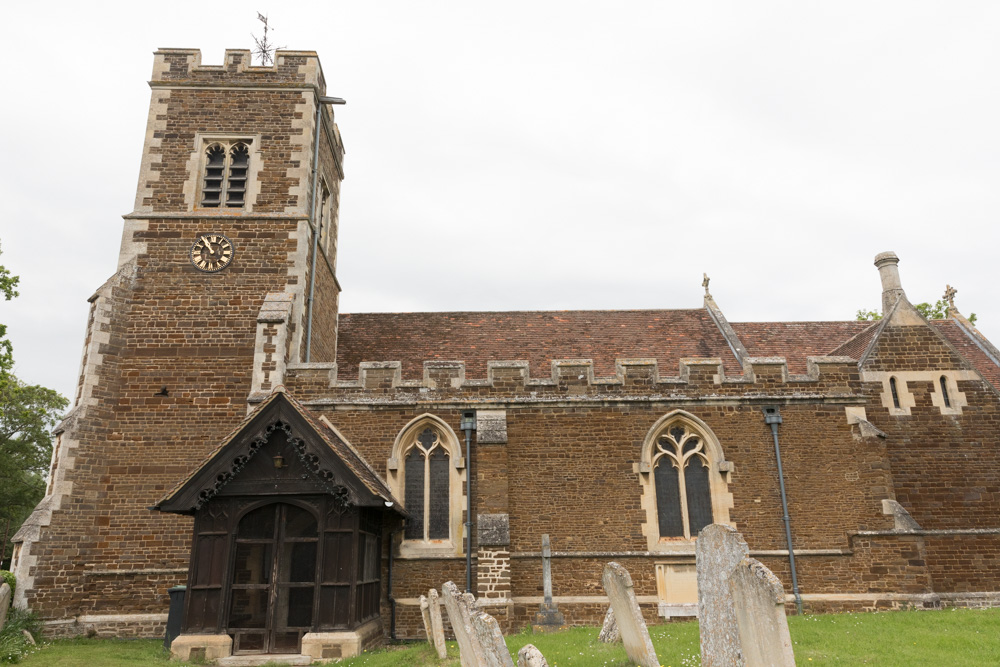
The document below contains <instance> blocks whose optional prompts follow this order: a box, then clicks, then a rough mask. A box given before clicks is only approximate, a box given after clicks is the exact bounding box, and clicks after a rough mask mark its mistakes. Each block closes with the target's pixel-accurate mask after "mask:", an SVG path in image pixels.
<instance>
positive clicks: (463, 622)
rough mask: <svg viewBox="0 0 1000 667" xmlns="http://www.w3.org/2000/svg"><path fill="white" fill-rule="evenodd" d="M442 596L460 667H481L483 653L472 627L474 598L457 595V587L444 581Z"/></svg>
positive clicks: (465, 594)
mask: <svg viewBox="0 0 1000 667" xmlns="http://www.w3.org/2000/svg"><path fill="white" fill-rule="evenodd" d="M441 592H442V593H443V594H444V595H443V597H444V608H445V609H446V610H447V612H448V620H449V621H451V629H452V630H453V631H454V632H455V641H456V642H458V657H459V659H460V660H461V663H462V667H481V665H482V664H483V651H482V647H481V646H480V645H479V636H478V635H477V634H476V631H475V629H474V628H473V627H472V612H473V611H474V610H475V598H474V597H472V595H471V594H470V593H459V592H458V587H457V586H455V584H454V583H453V582H451V581H446V582H445V584H444V586H442V587H441Z"/></svg>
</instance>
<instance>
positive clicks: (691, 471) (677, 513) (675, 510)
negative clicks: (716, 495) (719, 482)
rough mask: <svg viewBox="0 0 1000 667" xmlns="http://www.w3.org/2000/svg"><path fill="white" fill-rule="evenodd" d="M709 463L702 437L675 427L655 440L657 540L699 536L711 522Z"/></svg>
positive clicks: (682, 427)
mask: <svg viewBox="0 0 1000 667" xmlns="http://www.w3.org/2000/svg"><path fill="white" fill-rule="evenodd" d="M708 472H709V461H708V457H707V456H706V455H705V445H704V442H703V441H702V438H701V437H700V436H699V435H698V434H697V433H694V432H692V431H691V430H690V429H688V428H686V427H685V426H683V425H681V424H678V425H676V426H674V427H672V428H670V429H669V430H668V431H667V432H666V433H664V434H663V435H661V436H660V437H659V438H657V440H656V452H655V453H654V454H653V477H654V479H655V484H656V509H657V518H658V523H659V528H660V537H661V538H664V537H686V538H690V537H693V536H696V535H698V532H699V531H700V530H701V529H702V528H704V527H705V526H707V525H709V524H710V523H712V493H711V490H710V489H709V481H708Z"/></svg>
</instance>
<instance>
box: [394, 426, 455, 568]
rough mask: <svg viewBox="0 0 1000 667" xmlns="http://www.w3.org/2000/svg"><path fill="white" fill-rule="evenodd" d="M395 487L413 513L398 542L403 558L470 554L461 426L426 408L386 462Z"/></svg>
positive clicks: (399, 439)
mask: <svg viewBox="0 0 1000 667" xmlns="http://www.w3.org/2000/svg"><path fill="white" fill-rule="evenodd" d="M386 468H387V472H388V475H387V477H388V479H387V480H386V481H388V482H389V488H391V489H392V492H393V494H394V495H395V496H396V497H397V498H399V500H400V501H401V502H402V505H403V507H404V508H405V510H406V513H407V514H408V515H409V518H408V519H407V524H406V527H405V529H404V531H403V539H402V541H401V542H400V543H399V544H398V547H397V548H398V549H399V551H398V554H399V556H400V557H402V558H440V557H449V556H457V555H461V554H464V553H465V541H466V540H465V539H464V538H465V530H464V526H463V521H464V520H465V474H466V470H465V458H464V457H463V456H462V447H461V444H460V442H459V438H458V436H456V435H455V431H454V430H453V429H452V427H451V426H449V425H448V423H447V422H446V421H444V420H443V419H441V418H439V417H437V416H435V415H432V414H429V413H425V414H422V415H419V416H417V417H415V418H414V419H413V420H412V421H410V423H409V424H407V425H406V426H405V427H404V428H403V430H402V431H400V433H399V435H398V436H396V441H395V442H394V443H393V445H392V454H391V456H390V458H389V460H388V461H387V462H386Z"/></svg>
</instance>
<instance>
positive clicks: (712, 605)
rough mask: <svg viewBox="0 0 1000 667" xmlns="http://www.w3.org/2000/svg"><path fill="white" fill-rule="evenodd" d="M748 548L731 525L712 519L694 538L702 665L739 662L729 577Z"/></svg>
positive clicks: (722, 665) (711, 666)
mask: <svg viewBox="0 0 1000 667" xmlns="http://www.w3.org/2000/svg"><path fill="white" fill-rule="evenodd" d="M749 553H750V550H749V549H748V548H747V543H746V542H745V541H743V537H742V536H741V535H740V534H739V533H738V532H737V531H736V529H734V528H730V527H729V526H723V525H721V524H717V523H713V524H712V525H710V526H706V527H705V528H704V529H703V530H702V531H701V532H700V533H698V539H697V541H696V542H695V563H696V566H695V567H696V569H697V572H698V628H699V631H700V634H701V664H702V667H733V666H734V665H743V664H744V662H743V654H742V652H741V651H740V638H739V633H738V631H737V629H736V615H735V613H734V611H733V596H732V594H731V593H730V592H729V577H730V575H731V574H732V572H733V570H734V569H735V568H736V566H737V565H739V563H740V561H742V560H743V559H744V558H746V557H747V555H748V554H749Z"/></svg>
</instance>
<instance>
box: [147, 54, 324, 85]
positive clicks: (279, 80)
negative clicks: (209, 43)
mask: <svg viewBox="0 0 1000 667" xmlns="http://www.w3.org/2000/svg"><path fill="white" fill-rule="evenodd" d="M241 84H242V85H247V86H268V87H273V86H281V87H288V86H291V87H315V88H317V89H318V90H319V94H320V95H324V94H326V79H325V78H324V77H323V68H322V67H321V66H320V63H319V55H318V54H317V53H316V52H315V51H286V50H278V51H276V52H275V54H274V64H272V65H254V64H253V60H252V56H251V53H250V51H248V50H245V49H226V56H225V59H224V60H223V62H222V64H221V65H202V64H201V50H200V49H158V50H157V51H155V52H154V54H153V75H152V79H151V80H150V85H151V86H153V87H154V88H155V87H158V86H164V85H166V86H177V85H196V86H199V87H204V86H208V87H210V86H212V85H218V86H227V87H231V86H233V85H237V86H239V85H241Z"/></svg>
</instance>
